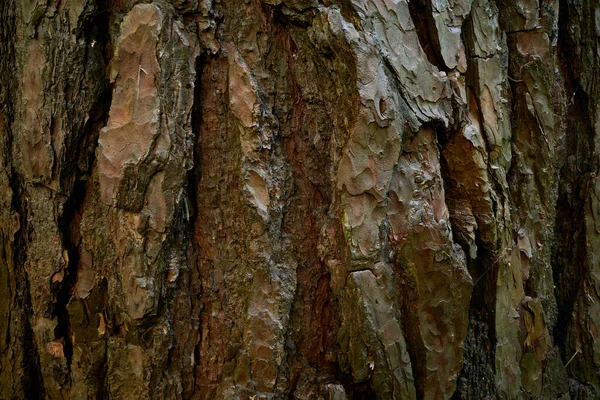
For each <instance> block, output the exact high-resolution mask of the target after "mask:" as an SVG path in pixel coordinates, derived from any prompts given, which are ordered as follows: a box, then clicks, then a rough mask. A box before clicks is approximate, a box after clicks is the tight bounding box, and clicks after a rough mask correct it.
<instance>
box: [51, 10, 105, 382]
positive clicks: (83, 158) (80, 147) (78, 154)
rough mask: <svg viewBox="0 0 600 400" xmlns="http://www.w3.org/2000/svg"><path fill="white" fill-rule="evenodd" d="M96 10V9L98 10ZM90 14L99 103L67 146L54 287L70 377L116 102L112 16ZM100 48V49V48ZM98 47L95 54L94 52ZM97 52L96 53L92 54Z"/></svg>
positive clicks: (88, 34)
mask: <svg viewBox="0 0 600 400" xmlns="http://www.w3.org/2000/svg"><path fill="white" fill-rule="evenodd" d="M97 7H98V8H100V9H104V8H106V7H107V4H106V2H105V1H100V2H99V3H98V4H97ZM94 10H95V9H94ZM94 10H90V12H89V14H88V15H87V16H86V17H85V20H84V21H85V22H84V23H83V26H82V29H81V35H82V36H83V39H84V40H85V41H86V43H92V42H93V43H94V46H90V47H88V48H87V51H86V54H85V60H84V61H85V63H86V67H87V68H92V69H93V70H94V72H96V73H97V74H98V76H94V77H93V79H97V81H95V82H93V83H92V85H97V86H96V87H92V88H91V89H90V90H92V91H93V90H94V89H96V90H98V93H97V94H96V98H95V102H94V103H93V105H92V107H91V109H90V110H89V111H88V112H89V116H88V118H87V120H86V122H85V125H84V126H83V127H82V130H81V134H77V132H73V134H72V135H71V137H72V138H74V139H73V141H72V142H67V143H66V145H67V148H66V152H67V153H68V154H70V155H71V156H69V157H66V163H65V165H64V166H63V168H62V171H60V178H61V187H64V188H65V189H66V190H67V191H68V193H69V195H68V197H67V199H66V201H65V202H64V203H63V209H62V215H60V217H59V218H58V221H57V226H58V229H59V231H60V232H61V236H62V237H61V239H62V244H63V248H64V250H65V251H66V254H67V258H68V260H66V261H67V265H66V266H65V267H64V274H63V277H62V279H61V280H60V281H59V282H57V283H56V284H54V288H53V289H54V292H55V301H54V304H53V310H52V315H53V316H55V317H56V318H57V326H56V328H55V332H54V333H55V337H56V338H59V339H62V342H63V348H64V354H65V357H66V359H67V368H68V370H69V373H70V368H71V362H72V357H73V342H72V336H73V332H72V331H71V324H70V321H69V312H68V310H67V308H68V305H69V302H70V300H71V298H72V295H73V291H74V287H75V285H76V283H77V270H78V265H79V245H80V241H81V236H80V232H79V223H80V221H81V214H82V210H83V206H84V199H85V195H86V192H87V186H88V182H89V179H90V173H91V169H92V167H93V165H94V161H95V154H96V147H97V146H98V137H99V135H100V130H101V129H102V127H104V126H106V123H107V121H108V113H109V110H110V105H111V102H112V90H111V87H110V81H109V76H108V68H107V65H108V64H109V60H107V59H106V56H107V54H106V53H105V52H104V49H106V48H107V47H110V46H109V42H110V39H109V34H108V21H109V17H110V14H109V13H93V12H92V11H94ZM96 46H97V47H96ZM94 47H95V50H94ZM92 51H94V52H95V53H93V54H92V53H91V52H92Z"/></svg>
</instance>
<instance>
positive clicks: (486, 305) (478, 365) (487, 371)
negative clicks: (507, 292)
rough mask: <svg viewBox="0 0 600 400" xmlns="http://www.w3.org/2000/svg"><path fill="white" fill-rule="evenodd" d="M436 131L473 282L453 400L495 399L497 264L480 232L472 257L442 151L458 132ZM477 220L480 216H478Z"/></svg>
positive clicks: (448, 196)
mask: <svg viewBox="0 0 600 400" xmlns="http://www.w3.org/2000/svg"><path fill="white" fill-rule="evenodd" d="M442 129H443V128H438V129H437V132H438V134H437V137H438V142H439V145H440V147H441V149H440V170H441V175H442V179H443V182H444V193H445V199H446V204H447V206H448V212H449V214H450V225H451V228H452V237H453V239H454V242H455V243H458V244H459V245H460V246H461V249H462V251H463V253H464V254H465V255H466V263H467V270H468V272H469V275H470V276H471V279H472V281H473V289H472V293H471V300H470V303H469V325H468V328H467V335H466V338H465V341H464V344H463V366H462V370H461V371H460V372H459V374H458V377H457V385H456V391H455V392H454V395H453V397H452V398H453V399H455V400H458V399H471V398H482V399H483V398H490V397H492V396H493V395H494V359H495V356H494V353H495V348H496V337H495V321H494V309H493V307H494V304H495V296H496V290H495V287H496V274H497V270H498V260H495V261H494V260H493V257H492V256H491V254H490V251H489V250H488V249H486V245H485V243H483V241H482V239H481V232H480V230H479V228H476V229H475V246H476V248H477V253H476V256H475V258H474V259H472V258H471V257H470V253H471V250H470V246H471V244H470V243H469V241H468V238H466V237H464V236H463V234H462V233H461V232H460V231H459V230H458V229H457V224H459V223H460V222H458V220H459V219H460V217H459V215H460V213H461V212H462V211H463V210H459V209H457V208H458V207H463V205H462V203H461V202H460V201H456V200H457V198H460V197H462V196H463V194H462V193H461V192H460V188H458V187H456V183H455V181H454V179H455V178H454V177H453V176H452V171H451V170H450V167H449V165H448V160H446V156H445V154H444V152H443V151H442V150H443V149H444V148H445V147H446V145H447V144H448V142H449V141H450V140H451V138H452V136H453V135H458V134H461V133H460V132H458V130H457V131H451V132H444V131H443V130H442ZM475 217H477V216H475Z"/></svg>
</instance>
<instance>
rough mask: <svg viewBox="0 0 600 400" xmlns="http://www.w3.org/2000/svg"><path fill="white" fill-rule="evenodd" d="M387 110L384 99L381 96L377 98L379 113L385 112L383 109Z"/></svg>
mask: <svg viewBox="0 0 600 400" xmlns="http://www.w3.org/2000/svg"><path fill="white" fill-rule="evenodd" d="M386 110H387V103H386V102H385V99H384V98H383V97H382V98H381V99H379V113H380V114H381V115H383V114H385V111H386Z"/></svg>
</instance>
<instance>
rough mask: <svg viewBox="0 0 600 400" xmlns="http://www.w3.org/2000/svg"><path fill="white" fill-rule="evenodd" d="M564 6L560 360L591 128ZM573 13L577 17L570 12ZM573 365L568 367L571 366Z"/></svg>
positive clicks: (579, 266)
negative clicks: (564, 113)
mask: <svg viewBox="0 0 600 400" xmlns="http://www.w3.org/2000/svg"><path fill="white" fill-rule="evenodd" d="M569 11H570V7H569V5H567V4H566V2H563V1H561V2H560V11H559V34H558V57H559V65H560V68H561V72H562V76H563V81H564V83H565V90H566V94H567V101H568V103H567V107H568V111H567V113H566V116H567V121H566V124H567V126H566V137H565V159H564V164H563V165H562V166H561V168H560V172H559V188H558V191H559V192H558V201H557V206H556V210H557V211H556V218H555V241H554V246H553V248H552V270H553V278H554V285H555V296H556V301H557V306H558V319H557V323H556V326H554V327H553V333H554V338H555V342H556V343H557V344H558V346H559V349H560V353H561V358H562V360H563V364H565V363H567V361H568V360H569V358H570V356H571V355H572V354H574V353H575V351H576V350H577V349H574V348H571V346H570V343H569V342H568V335H569V331H570V329H573V326H572V324H573V322H574V321H573V310H574V308H575V303H576V301H577V299H578V298H579V297H580V296H581V289H582V283H583V279H584V277H585V273H586V271H585V267H586V251H587V249H586V245H585V243H586V239H585V215H584V214H585V211H584V208H585V203H586V198H587V189H588V188H587V187H586V183H587V182H586V179H585V178H587V177H588V173H589V172H590V171H591V162H592V151H593V149H594V143H593V136H592V134H591V133H593V132H594V129H593V127H592V126H591V121H590V120H589V116H588V113H589V109H590V108H589V98H588V96H587V94H586V92H585V91H583V90H579V88H580V85H581V82H580V79H579V75H580V73H581V68H582V66H581V65H580V62H581V60H580V57H579V55H580V54H579V52H580V51H581V48H580V46H578V43H576V42H575V41H574V40H573V38H571V37H570V32H571V29H570V25H569V24H570V23H574V21H570V18H571V17H572V16H571V15H570V14H571V13H570V12H569ZM575 18H578V17H577V16H575ZM572 368H573V366H571V369H569V370H570V371H571V372H572Z"/></svg>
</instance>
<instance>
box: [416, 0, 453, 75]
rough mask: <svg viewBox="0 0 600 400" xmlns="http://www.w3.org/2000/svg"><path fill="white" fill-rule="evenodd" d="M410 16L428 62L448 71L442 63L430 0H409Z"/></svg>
mask: <svg viewBox="0 0 600 400" xmlns="http://www.w3.org/2000/svg"><path fill="white" fill-rule="evenodd" d="M408 9H409V10H410V16H411V18H412V21H413V23H414V25H415V30H416V31H417V36H418V38H419V42H420V43H421V47H422V48H423V50H424V51H425V55H426V56H427V59H428V60H429V62H430V63H431V64H433V65H435V66H436V67H438V68H439V69H440V71H449V70H450V69H449V68H448V67H447V66H446V64H445V63H444V59H443V58H442V54H441V49H440V41H439V38H438V35H437V29H436V25H435V20H434V19H433V14H432V9H431V1H427V0H411V1H409V2H408Z"/></svg>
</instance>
